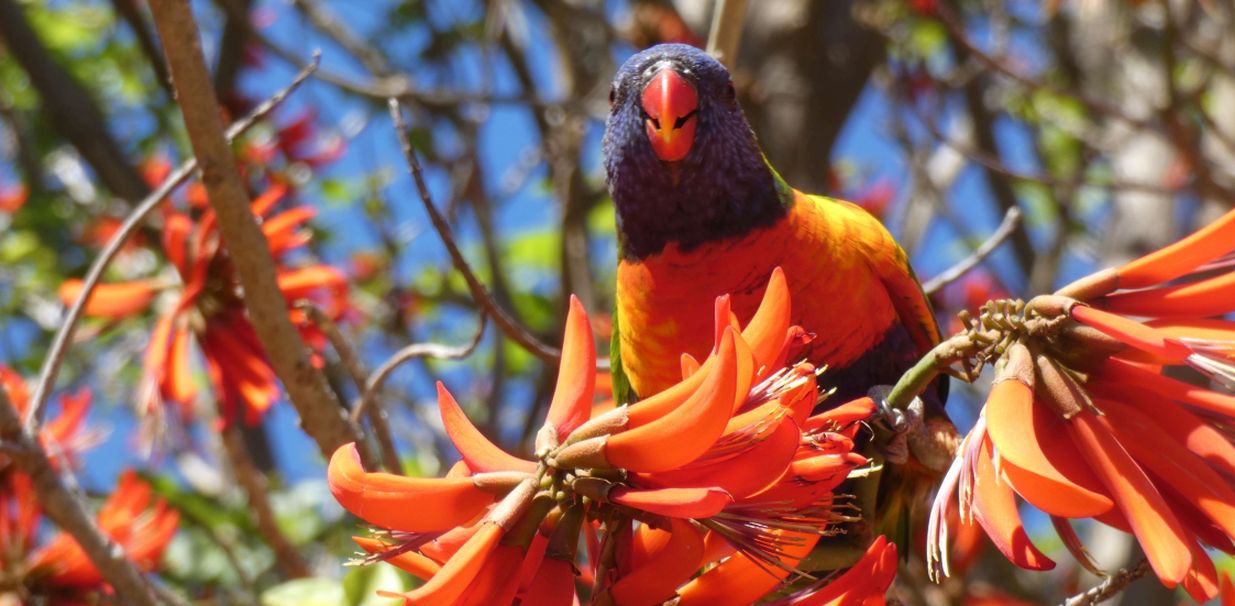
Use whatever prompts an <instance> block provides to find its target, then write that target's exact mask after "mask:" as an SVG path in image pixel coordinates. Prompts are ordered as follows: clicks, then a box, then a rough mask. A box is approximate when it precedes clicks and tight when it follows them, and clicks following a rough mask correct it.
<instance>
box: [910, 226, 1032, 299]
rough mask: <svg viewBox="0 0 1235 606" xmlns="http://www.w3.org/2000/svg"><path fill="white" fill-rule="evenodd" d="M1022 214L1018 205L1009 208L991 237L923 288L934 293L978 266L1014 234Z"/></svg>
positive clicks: (931, 293) (928, 292)
mask: <svg viewBox="0 0 1235 606" xmlns="http://www.w3.org/2000/svg"><path fill="white" fill-rule="evenodd" d="M1021 216H1022V213H1021V209H1020V208H1018V207H1016V206H1013V207H1012V208H1009V209H1008V212H1006V213H1004V215H1003V221H1001V222H1000V223H999V227H997V228H995V231H994V232H993V233H991V237H989V238H987V239H986V241H985V242H983V243H982V244H981V245H980V246H978V247H977V248H976V249H974V251H973V252H972V253H971V254H970V255H969V256H968V257H965V258H964V259H961V261H960V262H959V263H957V264H956V265H953V266H952V267H949V268H948V269H947V270H945V271H944V272H943V273H941V274H939V275H937V276H935V277H934V278H931V279H930V280H928V281H927V282H926V284H923V285H922V290H923V291H924V292H926V294H928V295H933V294H935V293H936V292H938V291H939V289H941V288H943V287H944V286H947V285H948V284H951V283H952V282H955V281H956V280H957V279H959V278H960V277H961V276H963V275H965V274H966V273H968V272H969V271H970V270H972V269H973V268H975V267H977V266H978V264H979V263H981V262H982V261H984V260H986V258H987V257H989V256H990V255H991V253H993V252H995V250H996V249H998V248H999V246H1000V245H1001V244H1003V243H1004V242H1006V241H1007V240H1008V237H1009V236H1011V235H1012V232H1013V231H1015V230H1016V228H1017V227H1018V226H1020V224H1021Z"/></svg>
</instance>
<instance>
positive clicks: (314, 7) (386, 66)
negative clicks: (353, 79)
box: [292, 0, 393, 77]
mask: <svg viewBox="0 0 1235 606" xmlns="http://www.w3.org/2000/svg"><path fill="white" fill-rule="evenodd" d="M292 3H293V4H294V5H295V6H296V8H298V9H300V12H301V13H304V16H306V17H308V18H309V21H311V22H312V23H313V27H316V28H317V29H318V31H320V32H322V33H323V34H325V35H326V36H327V37H329V38H330V39H331V40H334V41H335V42H336V43H337V44H338V45H339V46H341V47H343V48H344V49H345V50H347V52H348V53H351V55H352V56H353V57H356V58H357V59H359V60H360V63H361V64H363V65H364V66H365V69H367V70H369V73H371V74H373V75H374V76H383V77H384V76H388V75H390V73H391V72H392V71H393V70H391V69H390V62H389V61H387V60H386V57H385V56H384V55H383V54H382V53H381V51H379V50H378V49H376V48H374V47H373V46H370V45H369V43H368V42H367V41H365V40H364V39H363V38H362V37H361V36H359V35H357V34H356V33H355V32H353V31H352V30H351V29H349V28H348V27H347V24H346V23H345V22H344V21H343V20H341V19H339V18H338V17H336V16H335V15H333V14H331V12H330V10H329V9H327V8H326V7H324V6H322V5H320V4H318V3H317V2H314V1H313V0H293V1H292Z"/></svg>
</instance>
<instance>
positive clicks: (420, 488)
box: [327, 442, 495, 532]
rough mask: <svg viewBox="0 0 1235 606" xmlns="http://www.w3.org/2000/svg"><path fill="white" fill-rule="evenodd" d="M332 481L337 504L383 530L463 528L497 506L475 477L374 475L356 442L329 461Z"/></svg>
mask: <svg viewBox="0 0 1235 606" xmlns="http://www.w3.org/2000/svg"><path fill="white" fill-rule="evenodd" d="M327 480H328V482H329V483H330V492H331V494H333V495H334V498H335V500H337V501H338V502H339V504H340V505H342V506H343V507H344V508H345V509H347V510H348V511H350V512H352V513H354V514H356V516H357V517H359V518H361V519H363V520H365V521H366V522H369V523H371V524H376V525H378V526H382V527H384V528H392V529H395V530H404V531H408V532H431V531H438V530H445V529H447V528H451V527H454V526H458V525H460V524H462V523H464V522H467V521H468V520H470V519H472V518H474V517H475V516H476V515H477V514H478V513H480V512H481V511H482V510H483V509H484V508H486V507H488V506H489V505H492V504H493V501H494V498H495V497H494V495H493V494H492V493H488V492H485V491H483V490H481V489H479V488H477V487H476V486H475V484H474V483H473V480H472V479H471V478H470V477H464V478H409V477H405V476H396V475H393V474H389V473H381V472H376V473H369V472H366V471H365V470H364V467H362V466H361V464H360V453H359V452H357V451H356V444H355V443H350V442H349V443H347V444H344V445H343V446H340V447H339V448H338V450H336V451H335V452H334V455H332V456H331V457H330V464H329V465H328V466H327Z"/></svg>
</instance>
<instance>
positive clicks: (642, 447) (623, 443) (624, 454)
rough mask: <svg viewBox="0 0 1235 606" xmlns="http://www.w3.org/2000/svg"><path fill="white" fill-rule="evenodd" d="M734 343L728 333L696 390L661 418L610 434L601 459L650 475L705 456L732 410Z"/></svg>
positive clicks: (727, 330)
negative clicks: (715, 362)
mask: <svg viewBox="0 0 1235 606" xmlns="http://www.w3.org/2000/svg"><path fill="white" fill-rule="evenodd" d="M736 340H737V337H736V335H735V333H734V331H733V330H732V329H726V330H725V336H724V338H723V339H722V340H721V346H720V352H719V354H718V355H717V359H718V361H717V365H716V368H715V369H712V370H711V371H710V372H709V373H708V376H707V377H706V378H705V379H704V382H703V384H702V385H701V386H700V387H699V390H698V391H696V392H695V393H694V394H692V395H691V397H690V398H688V399H687V401H686V402H684V403H683V404H682V405H681V406H678V407H677V408H675V409H674V410H673V411H672V412H670V413H669V414H666V415H665V416H663V417H661V418H660V419H657V420H656V421H652V422H650V423H648V424H646V425H643V426H642V427H636V428H633V429H627V430H626V431H623V432H621V433H618V434H615V435H613V436H610V437H609V439H608V441H607V442H606V443H605V455H604V456H605V459H606V460H608V461H609V462H610V463H611V464H612V465H613V466H615V467H618V468H621V469H627V470H630V471H643V472H653V471H665V470H669V469H675V468H677V467H681V466H682V465H685V464H686V463H689V462H691V461H693V460H695V459H697V458H699V456H700V455H702V454H703V453H704V452H706V451H707V449H708V447H709V446H711V445H712V443H713V442H715V441H716V438H718V437H720V435H721V433H722V432H723V431H724V430H725V425H726V424H727V423H728V420H729V413H730V412H731V411H732V409H733V401H734V393H735V392H736V383H737V379H738V377H737V358H738V355H737V349H736V345H735V341H736ZM700 374H702V371H701V372H700ZM632 408H633V407H632Z"/></svg>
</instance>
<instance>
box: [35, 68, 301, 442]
mask: <svg viewBox="0 0 1235 606" xmlns="http://www.w3.org/2000/svg"><path fill="white" fill-rule="evenodd" d="M320 58H321V57H320V55H319V54H316V53H315V54H314V55H313V62H312V63H310V64H309V65H307V66H305V68H304V69H302V70H301V71H300V73H299V74H297V75H296V78H295V79H294V80H292V83H291V84H288V85H287V87H285V88H284V89H283V90H280V91H279V92H277V93H275V94H274V96H272V97H270V98H269V99H267V100H266V101H265V102H263V103H262V104H261V105H258V106H257V107H256V108H254V109H253V111H252V112H249V115H247V116H245V117H244V118H243V119H241V120H239V121H237V122H234V123H233V124H232V125H231V127H230V128H228V129H227V140H228V142H231V141H233V140H234V139H235V138H236V137H239V136H240V135H241V134H243V133H244V132H245V131H247V130H249V129H250V128H252V126H253V125H254V124H257V122H258V121H260V120H261V119H262V118H265V117H266V115H267V114H269V113H270V112H271V111H272V110H274V108H276V107H278V106H279V104H280V103H282V102H283V100H284V99H286V98H287V97H288V95H290V94H292V92H293V91H295V90H296V89H297V88H298V87H299V86H300V85H301V83H303V82H304V81H305V80H307V79H308V78H309V76H310V75H312V74H313V71H314V70H316V69H317V64H318V61H319V59H320ZM196 170H197V159H196V158H189V159H188V160H186V161H185V162H184V163H183V164H181V165H180V166H178V167H176V170H174V171H172V172H171V174H169V175H168V176H167V178H166V179H164V180H163V183H162V184H161V185H159V187H158V189H156V190H154V191H153V192H152V193H151V194H150V195H149V196H146V198H145V199H144V200H142V201H141V203H140V204H138V205H137V207H136V208H134V209H133V212H131V213H129V216H128V217H126V218H125V220H124V223H122V224H121V225H120V228H119V229H117V230H116V233H114V234H112V237H111V240H110V241H108V242H107V246H105V247H103V250H102V251H100V252H99V256H98V257H96V258H95V259H94V263H92V264H91V265H90V271H88V272H86V277H85V280H84V281H83V283H82V289H81V292H80V293H78V295H77V300H76V301H74V302H73V306H72V307H70V308H69V311H68V314H66V315H65V317H64V322H63V323H62V324H61V325H60V330H59V331H57V332H56V336H55V338H54V339H52V343H51V348H50V349H49V350H48V352H47V358H46V359H45V360H44V361H43V368H42V370H41V371H40V372H39V382H38V384H37V385H36V386H35V388H34V393H33V395H32V396H31V398H30V408H29V409H28V410H26V419H25V425H26V429H27V430H28V431H33V428H34V426H35V424H36V423H39V422H40V421H42V420H43V405H44V404H46V402H47V397H48V396H49V395H51V391H52V389H54V388H55V384H56V377H57V375H58V374H59V372H60V365H61V364H62V363H63V362H64V356H65V354H66V353H67V352H68V344H69V343H70V342H71V341H72V340H73V333H74V332H75V331H76V330H77V323H78V322H79V321H80V320H81V316H82V311H83V310H84V309H85V308H86V301H87V300H88V299H89V298H90V293H92V292H94V289H95V287H96V286H98V284H99V281H100V280H101V279H102V278H103V272H105V271H107V267H108V266H109V265H111V262H112V261H113V260H114V259H115V258H116V255H117V254H119V253H120V249H121V248H123V247H124V244H125V242H127V241H128V239H129V237H131V236H132V235H133V234H134V233H135V232H136V231H137V228H138V227H139V226H140V225H141V224H142V222H143V221H145V220H146V217H148V216H149V215H150V213H151V212H153V211H154V209H155V208H156V207H157V206H158V205H159V203H160V202H162V201H163V200H164V199H166V198H167V196H168V195H170V194H171V193H172V191H173V190H175V189H176V188H177V187H180V185H181V184H183V183H184V182H185V181H187V180H188V179H189V177H190V176H192V175H193V173H194V171H196Z"/></svg>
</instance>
